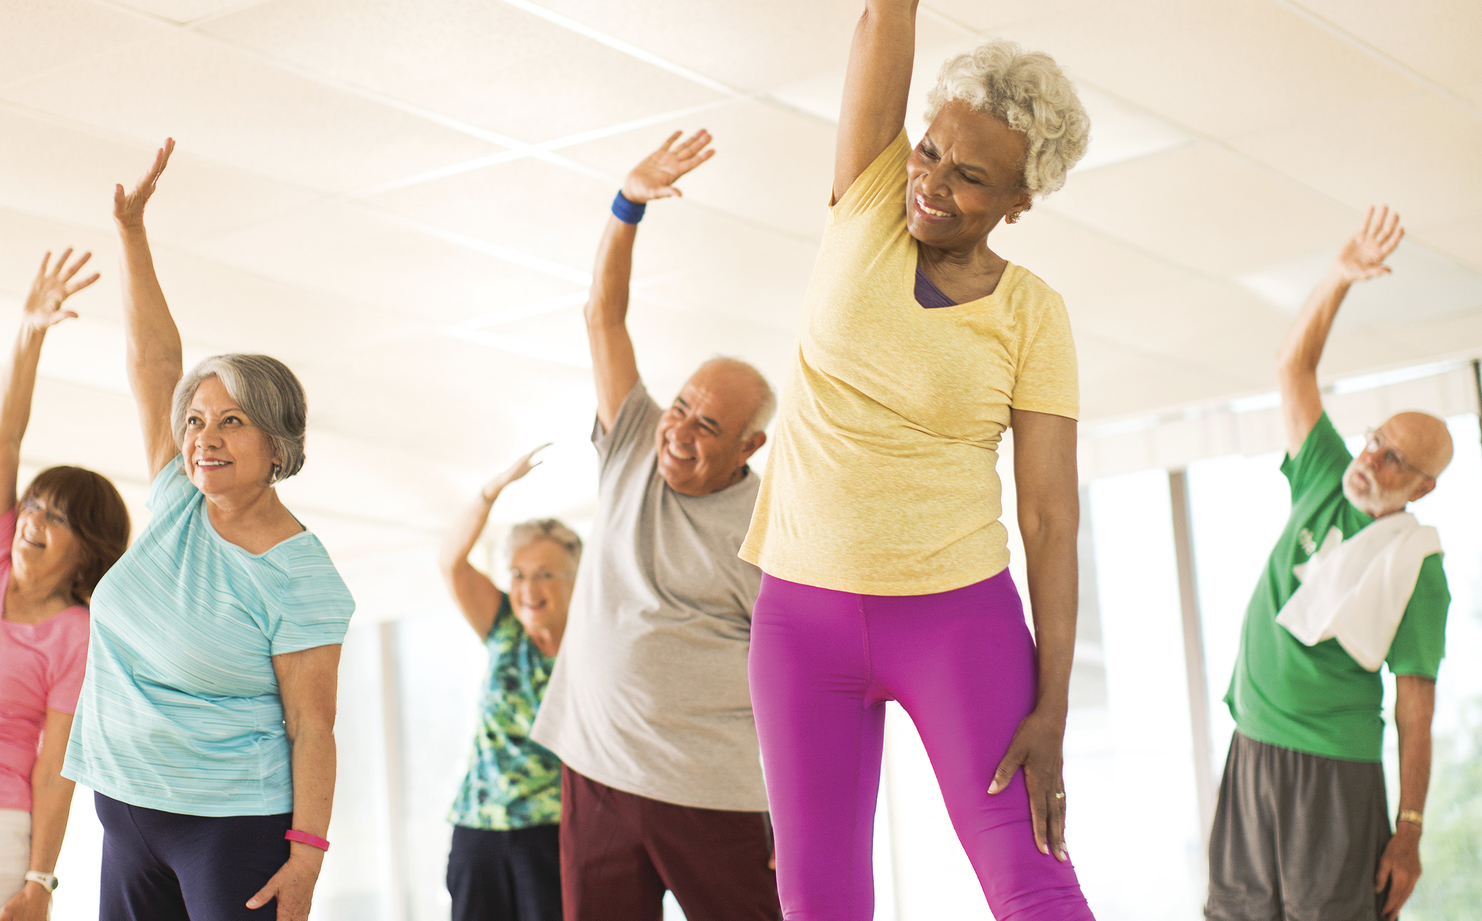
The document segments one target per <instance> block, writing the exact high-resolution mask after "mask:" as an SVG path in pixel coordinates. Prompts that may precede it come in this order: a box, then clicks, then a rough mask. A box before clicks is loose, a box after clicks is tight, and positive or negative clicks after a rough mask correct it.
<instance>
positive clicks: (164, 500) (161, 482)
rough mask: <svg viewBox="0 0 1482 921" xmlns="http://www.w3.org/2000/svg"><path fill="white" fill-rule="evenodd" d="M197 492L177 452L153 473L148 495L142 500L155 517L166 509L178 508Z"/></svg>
mask: <svg viewBox="0 0 1482 921" xmlns="http://www.w3.org/2000/svg"><path fill="white" fill-rule="evenodd" d="M199 493H200V490H198V489H196V485H195V484H194V483H192V482H191V481H190V477H188V476H186V475H185V458H184V457H181V456H180V455H179V454H177V455H175V457H174V459H172V460H171V461H170V462H169V463H168V464H166V465H165V466H164V467H163V468H161V469H160V472H159V473H157V474H155V476H154V482H152V483H150V484H149V497H148V498H147V499H145V500H144V507H145V508H147V509H149V510H150V512H152V513H154V516H155V517H163V515H164V513H165V512H166V510H167V509H171V508H178V507H179V506H181V505H184V504H185V503H186V502H188V501H189V500H191V499H194V498H195V497H196V495H198V494H199Z"/></svg>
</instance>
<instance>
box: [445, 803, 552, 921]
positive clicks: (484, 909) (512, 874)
mask: <svg viewBox="0 0 1482 921" xmlns="http://www.w3.org/2000/svg"><path fill="white" fill-rule="evenodd" d="M448 894H449V895H451V896H452V897H453V921H561V838H560V826H559V825H536V826H533V827H531V828H516V829H511V830H509V831H487V830H485V829H479V828H464V827H462V826H460V825H455V826H453V849H452V851H451V852H450V853H449V854H448Z"/></svg>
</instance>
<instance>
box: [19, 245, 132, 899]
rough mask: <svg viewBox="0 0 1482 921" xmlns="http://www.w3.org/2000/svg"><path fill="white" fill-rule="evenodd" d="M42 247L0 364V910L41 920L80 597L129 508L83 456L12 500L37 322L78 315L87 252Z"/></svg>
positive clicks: (75, 670)
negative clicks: (85, 465)
mask: <svg viewBox="0 0 1482 921" xmlns="http://www.w3.org/2000/svg"><path fill="white" fill-rule="evenodd" d="M71 255H72V251H71V250H70V249H69V250H67V251H65V252H63V253H62V255H61V257H60V258H59V259H57V262H56V266H55V267H52V266H51V253H47V254H46V258H45V259H43V260H42V261H41V270H40V271H39V272H37V273H36V279H35V280H34V281H33V282H32V283H31V290H30V293H28V294H27V295H26V303H25V307H24V309H23V310H22V313H21V328H20V332H18V333H17V334H16V340H15V348H14V350H13V351H12V352H11V355H10V362H9V367H8V368H7V369H6V370H5V371H4V372H0V386H3V388H4V390H3V392H0V490H4V495H3V497H0V505H3V507H4V508H5V509H6V512H5V513H4V515H0V586H3V588H0V598H3V599H4V609H3V610H4V618H3V620H0V906H3V907H0V918H6V919H9V921H46V918H47V917H49V914H50V906H51V894H52V891H53V890H54V889H56V887H57V878H56V876H55V875H54V872H53V871H55V870H56V866H57V855H58V854H60V853H61V850H62V837H63V835H65V834H66V831H67V815H68V813H69V812H70V811H71V808H72V788H73V786H74V784H73V783H72V781H70V780H67V779H66V778H64V777H63V776H62V758H63V755H65V753H66V751H67V734H68V733H69V732H71V731H72V714H73V713H74V712H76V710H77V695H78V693H79V692H80V691H81V689H82V676H83V672H84V669H85V666H86V664H87V634H88V609H87V605H88V599H89V598H90V597H91V596H92V593H93V588H94V587H95V586H97V584H98V580H99V579H100V578H102V576H103V574H104V573H105V572H107V571H108V567H110V566H112V565H113V564H114V562H116V561H117V560H118V558H119V557H120V556H122V555H123V552H124V550H125V548H127V547H128V545H129V510H128V508H127V507H125V506H124V501H123V497H121V496H120V495H119V494H118V490H117V489H114V488H113V484H112V483H110V482H108V480H107V479H106V478H105V477H103V476H101V475H100V474H97V473H94V472H93V471H91V470H84V469H82V468H81V467H50V468H48V469H46V470H43V471H41V472H40V473H38V474H37V475H36V478H35V479H34V480H32V481H31V483H30V485H29V486H27V487H26V491H25V492H24V493H23V494H22V495H21V497H20V502H19V503H17V502H16V470H17V468H18V467H19V466H20V462H21V439H22V438H23V437H24V436H25V434H26V425H27V423H28V422H29V421H30V419H31V395H32V393H33V392H34V391H35V389H36V367H37V365H38V364H39V363H40V361H41V345H42V342H43V341H44V340H45V339H46V333H47V330H49V329H51V328H52V327H53V326H55V325H56V324H58V323H60V322H62V321H63V320H65V319H68V318H69V317H75V316H77V314H75V313H73V312H72V311H71V310H66V309H64V308H63V304H64V302H65V301H66V300H67V298H69V297H71V296H72V295H73V294H76V293H77V292H78V291H81V290H82V289H83V288H86V287H87V286H88V285H91V284H92V283H93V282H95V281H97V280H98V276H97V275H96V274H93V275H89V276H87V277H86V278H83V279H81V280H78V281H73V278H74V277H76V275H77V272H78V270H80V269H81V268H82V267H83V266H84V265H85V264H86V263H87V261H88V259H89V258H90V257H91V255H92V254H91V253H84V254H83V255H82V256H81V257H80V258H79V259H77V260H76V261H75V262H72V263H71V264H70V265H69V264H68V257H69V256H71Z"/></svg>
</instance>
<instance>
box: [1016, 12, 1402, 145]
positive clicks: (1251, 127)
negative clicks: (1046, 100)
mask: <svg viewBox="0 0 1482 921" xmlns="http://www.w3.org/2000/svg"><path fill="white" fill-rule="evenodd" d="M1004 34H1005V37H1007V38H1013V39H1015V40H1018V41H1021V42H1023V43H1025V44H1027V45H1030V46H1032V47H1035V48H1040V49H1043V50H1045V51H1048V52H1049V53H1050V54H1051V55H1053V56H1054V57H1055V59H1056V60H1057V61H1059V62H1060V64H1061V65H1062V66H1064V67H1066V68H1067V70H1068V71H1069V72H1070V74H1071V76H1072V77H1074V78H1076V79H1077V80H1084V81H1086V82H1089V83H1091V84H1093V85H1095V86H1098V87H1100V88H1102V89H1104V90H1107V91H1109V92H1111V93H1114V94H1116V95H1117V96H1120V97H1121V98H1123V99H1128V100H1131V101H1134V102H1135V103H1137V104H1138V105H1139V106H1141V107H1143V108H1145V109H1148V110H1149V111H1152V112H1154V113H1156V114H1158V115H1161V116H1162V117H1164V118H1166V119H1168V120H1170V121H1172V122H1173V123H1174V124H1176V125H1179V126H1181V127H1186V128H1190V129H1192V130H1194V131H1198V132H1202V133H1205V134H1209V135H1213V136H1216V137H1231V136H1234V135H1238V134H1241V133H1244V132H1247V131H1256V130H1260V129H1262V128H1265V127H1267V126H1272V125H1287V124H1292V123H1294V122H1298V121H1301V120H1304V119H1307V118H1310V117H1312V116H1314V115H1318V114H1320V113H1322V112H1325V111H1331V110H1335V109H1341V108H1346V107H1350V106H1355V105H1361V104H1364V103H1368V102H1375V101H1379V100H1384V99H1393V98H1395V97H1397V96H1402V95H1405V94H1408V93H1413V92H1415V91H1416V90H1418V89H1419V86H1418V85H1417V84H1416V83H1415V82H1414V81H1412V80H1410V79H1408V78H1407V77H1404V76H1402V75H1401V74H1399V73H1398V72H1396V71H1395V70H1394V69H1392V68H1390V67H1388V66H1386V65H1385V64H1384V63H1382V62H1380V61H1377V60H1375V59H1374V58H1373V57H1371V56H1369V55H1367V54H1364V53H1363V52H1362V51H1360V50H1359V49H1357V48H1355V47H1353V46H1352V45H1351V44H1349V43H1347V42H1345V41H1343V40H1341V39H1339V38H1336V37H1334V36H1333V35H1331V34H1330V33H1328V32H1326V31H1324V30H1323V29H1321V28H1319V27H1318V26H1316V25H1313V24H1312V23H1310V22H1308V21H1307V20H1305V19H1302V18H1301V17H1299V16H1297V15H1295V14H1293V13H1291V12H1289V11H1287V10H1284V9H1282V8H1281V7H1280V6H1279V5H1277V4H1276V3H1275V2H1272V0H1228V2H1219V3H1189V2H1185V0H1122V2H1117V3H1107V4H1100V5H1097V6H1095V7H1092V8H1089V9H1086V10H1081V11H1076V12H1074V13H1070V14H1066V15H1063V16H1058V17H1052V18H1049V19H1041V20H1035V21H1032V22H1026V23H1023V24H1020V25H1016V26H1014V27H1013V28H1011V29H1006V30H1005V32H1004Z"/></svg>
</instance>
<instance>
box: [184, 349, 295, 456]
mask: <svg viewBox="0 0 1482 921" xmlns="http://www.w3.org/2000/svg"><path fill="white" fill-rule="evenodd" d="M210 377H214V378H216V379H218V380H220V381H221V386H223V387H225V388H226V392H227V393H229V394H231V398H232V399H233V400H236V401H237V406H239V407H240V408H241V410H242V412H244V413H246V414H247V416H248V418H250V419H251V420H252V422H253V424H254V425H256V426H257V427H258V428H260V429H262V430H263V431H264V432H266V433H267V436H268V439H269V440H270V441H271V442H272V443H273V457H274V458H275V459H276V461H277V463H275V464H274V465H273V477H272V479H271V480H269V481H268V482H269V483H270V484H272V483H278V482H280V481H282V480H286V479H288V478H289V477H291V476H293V475H294V474H295V473H298V472H299V471H300V470H302V469H303V466H304V430H305V428H306V427H307V424H308V417H309V402H308V399H307V398H306V397H305V396H304V385H303V384H300V383H299V380H298V378H297V377H295V376H294V374H293V372H292V371H290V370H288V366H287V365H285V364H284V363H283V362H281V361H279V360H278V359H276V358H271V357H269V356H267V355H243V354H239V353H232V354H230V355H213V356H211V357H210V358H207V359H204V360H202V361H201V363H200V364H198V365H196V366H195V367H194V368H191V369H190V371H189V372H187V373H186V375H185V376H184V377H182V378H181V379H180V383H178V384H176V385H175V400H174V406H173V408H172V411H171V414H170V427H171V428H172V429H173V430H174V432H175V444H177V445H180V444H184V443H185V418H186V416H187V415H189V414H190V404H191V401H192V400H194V399H195V395H196V390H197V389H198V388H199V387H200V386H201V382H202V381H204V380H206V379H207V378H210Z"/></svg>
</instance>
